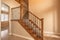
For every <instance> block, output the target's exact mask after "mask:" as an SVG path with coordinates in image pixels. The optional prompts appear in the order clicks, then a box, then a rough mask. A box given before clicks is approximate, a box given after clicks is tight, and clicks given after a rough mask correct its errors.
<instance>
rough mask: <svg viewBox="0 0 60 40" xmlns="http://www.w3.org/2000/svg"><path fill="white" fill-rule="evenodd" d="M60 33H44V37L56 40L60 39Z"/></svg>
mask: <svg viewBox="0 0 60 40" xmlns="http://www.w3.org/2000/svg"><path fill="white" fill-rule="evenodd" d="M56 34H60V33H53V32H44V36H49V37H54V38H60V36H58V35H56Z"/></svg>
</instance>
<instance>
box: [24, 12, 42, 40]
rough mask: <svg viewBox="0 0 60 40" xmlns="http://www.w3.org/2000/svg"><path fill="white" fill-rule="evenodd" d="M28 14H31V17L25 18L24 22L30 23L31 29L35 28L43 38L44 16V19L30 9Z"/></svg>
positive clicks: (35, 31)
mask: <svg viewBox="0 0 60 40" xmlns="http://www.w3.org/2000/svg"><path fill="white" fill-rule="evenodd" d="M28 15H29V16H27V17H29V18H28V19H23V20H24V22H25V23H26V25H28V27H29V28H30V29H32V30H33V33H35V34H36V36H37V37H38V38H40V37H41V38H42V40H43V18H42V19H40V18H38V17H37V16H36V15H34V14H33V13H32V12H30V11H28Z"/></svg>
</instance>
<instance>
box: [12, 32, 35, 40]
mask: <svg viewBox="0 0 60 40" xmlns="http://www.w3.org/2000/svg"><path fill="white" fill-rule="evenodd" d="M12 35H14V36H17V37H21V38H25V39H28V40H34V39H33V38H29V37H25V36H22V35H18V34H15V33H13V34H12Z"/></svg>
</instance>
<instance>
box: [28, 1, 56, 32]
mask: <svg viewBox="0 0 60 40" xmlns="http://www.w3.org/2000/svg"><path fill="white" fill-rule="evenodd" d="M54 2H55V0H29V10H30V11H31V12H33V13H34V14H35V15H36V16H38V17H39V18H44V32H50V33H51V32H52V33H53V32H54V31H55V29H54V28H55V24H54V13H55V7H54Z"/></svg>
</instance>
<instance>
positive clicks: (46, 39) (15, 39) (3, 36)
mask: <svg viewBox="0 0 60 40" xmlns="http://www.w3.org/2000/svg"><path fill="white" fill-rule="evenodd" d="M1 40H28V39H24V38H21V37H16V36H9V35H8V28H3V29H2V31H1ZM44 40H60V38H55V37H46V36H45V37H44Z"/></svg>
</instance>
